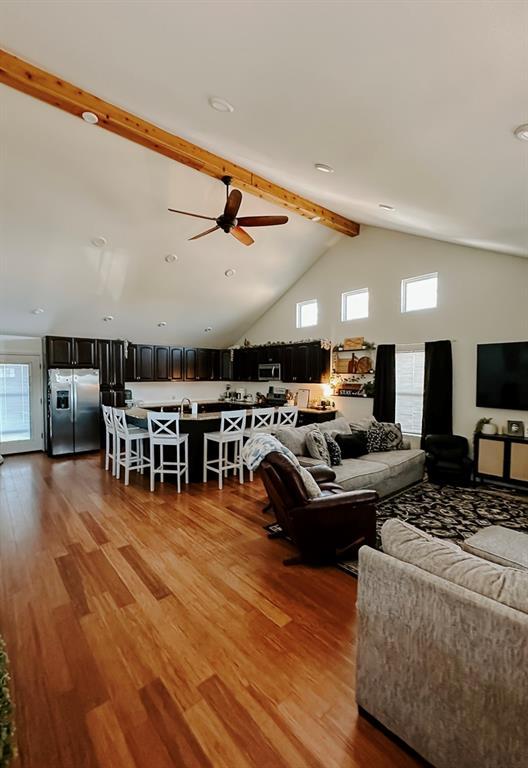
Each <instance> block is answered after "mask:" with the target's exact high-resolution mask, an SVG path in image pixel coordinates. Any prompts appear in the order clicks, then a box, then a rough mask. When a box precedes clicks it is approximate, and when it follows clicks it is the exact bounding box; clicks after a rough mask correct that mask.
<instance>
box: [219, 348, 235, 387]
mask: <svg viewBox="0 0 528 768" xmlns="http://www.w3.org/2000/svg"><path fill="white" fill-rule="evenodd" d="M218 378H219V379H220V381H232V379H233V363H232V361H231V350H230V349H221V350H220V351H219V355H218Z"/></svg>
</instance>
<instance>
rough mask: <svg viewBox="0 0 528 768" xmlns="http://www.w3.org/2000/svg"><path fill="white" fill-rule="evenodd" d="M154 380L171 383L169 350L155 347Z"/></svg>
mask: <svg viewBox="0 0 528 768" xmlns="http://www.w3.org/2000/svg"><path fill="white" fill-rule="evenodd" d="M154 379H155V380H156V381H169V380H170V369H169V348H168V347H154Z"/></svg>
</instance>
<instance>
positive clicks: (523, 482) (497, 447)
mask: <svg viewBox="0 0 528 768" xmlns="http://www.w3.org/2000/svg"><path fill="white" fill-rule="evenodd" d="M475 479H477V480H482V481H485V480H494V481H499V482H501V483H508V484H510V485H518V486H525V487H527V486H528V439H527V438H523V437H510V436H509V435H484V434H482V432H478V433H477V434H476V435H475Z"/></svg>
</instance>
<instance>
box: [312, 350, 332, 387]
mask: <svg viewBox="0 0 528 768" xmlns="http://www.w3.org/2000/svg"><path fill="white" fill-rule="evenodd" d="M329 373H330V350H328V349H323V348H322V347H321V344H320V343H318V342H317V343H314V344H310V347H309V352H308V376H309V378H308V381H315V382H319V383H327V382H328V377H329Z"/></svg>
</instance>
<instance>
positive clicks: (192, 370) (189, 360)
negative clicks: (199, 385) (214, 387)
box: [185, 348, 196, 381]
mask: <svg viewBox="0 0 528 768" xmlns="http://www.w3.org/2000/svg"><path fill="white" fill-rule="evenodd" d="M185 379H186V381H194V380H195V379H196V349H192V348H190V349H186V350H185Z"/></svg>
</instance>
